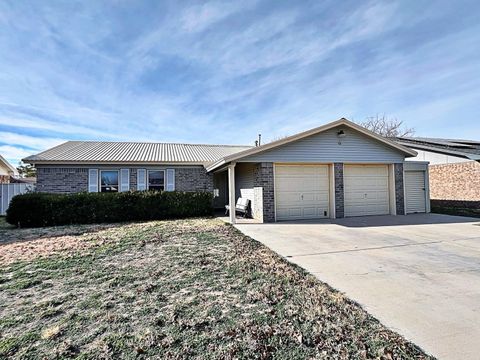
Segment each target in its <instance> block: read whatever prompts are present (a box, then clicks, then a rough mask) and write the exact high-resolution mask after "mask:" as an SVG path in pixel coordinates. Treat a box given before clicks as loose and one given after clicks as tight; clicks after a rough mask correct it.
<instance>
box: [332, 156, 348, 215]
mask: <svg viewBox="0 0 480 360" xmlns="http://www.w3.org/2000/svg"><path fill="white" fill-rule="evenodd" d="M333 169H334V177H335V217H336V218H337V219H341V218H343V217H345V211H344V208H345V193H344V185H343V163H335V164H333Z"/></svg>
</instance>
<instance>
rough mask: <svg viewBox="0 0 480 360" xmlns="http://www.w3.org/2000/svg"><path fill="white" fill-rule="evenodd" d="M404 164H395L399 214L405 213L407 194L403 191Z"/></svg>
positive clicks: (396, 196) (396, 197)
mask: <svg viewBox="0 0 480 360" xmlns="http://www.w3.org/2000/svg"><path fill="white" fill-rule="evenodd" d="M403 190H404V189H403V164H400V163H399V164H395V201H396V204H397V215H405V194H404V191H403Z"/></svg>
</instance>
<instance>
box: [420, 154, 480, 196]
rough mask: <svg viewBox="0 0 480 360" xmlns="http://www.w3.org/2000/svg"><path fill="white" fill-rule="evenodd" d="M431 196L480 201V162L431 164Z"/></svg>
mask: <svg viewBox="0 0 480 360" xmlns="http://www.w3.org/2000/svg"><path fill="white" fill-rule="evenodd" d="M429 172H430V198H431V199H445V200H470V201H480V163H479V162H476V161H469V162H464V163H455V164H441V165H430V167H429Z"/></svg>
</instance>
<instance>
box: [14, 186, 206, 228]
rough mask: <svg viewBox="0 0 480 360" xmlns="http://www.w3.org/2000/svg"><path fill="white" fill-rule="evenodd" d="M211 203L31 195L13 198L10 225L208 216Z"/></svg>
mask: <svg viewBox="0 0 480 360" xmlns="http://www.w3.org/2000/svg"><path fill="white" fill-rule="evenodd" d="M212 200H213V196H212V194H210V193H208V192H179V191H172V192H167V191H165V192H155V191H136V192H122V193H78V194H47V193H28V194H22V195H17V196H15V197H13V199H12V201H11V202H10V206H9V208H8V210H7V222H8V223H10V224H12V225H16V226H20V227H40V226H55V225H68V224H93V223H105V222H120V221H134V220H162V219H173V218H187V217H195V216H209V215H212V214H213V206H212Z"/></svg>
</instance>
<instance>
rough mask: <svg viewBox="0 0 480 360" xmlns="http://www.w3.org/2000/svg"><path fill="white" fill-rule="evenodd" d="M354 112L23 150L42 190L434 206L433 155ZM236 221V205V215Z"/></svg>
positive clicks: (341, 205)
mask: <svg viewBox="0 0 480 360" xmlns="http://www.w3.org/2000/svg"><path fill="white" fill-rule="evenodd" d="M415 156H417V152H416V151H414V150H412V149H409V148H407V147H405V146H403V145H401V144H398V143H397V142H395V141H392V140H390V139H386V138H384V137H382V136H379V135H377V134H374V133H372V132H370V131H368V130H367V129H365V128H363V127H361V126H359V125H357V124H354V123H352V122H350V121H348V120H346V119H340V120H338V121H335V122H332V123H329V124H326V125H323V126H320V127H317V128H315V129H311V130H308V131H305V132H302V133H299V134H296V135H293V136H290V137H287V138H284V139H281V140H278V141H274V142H271V143H268V144H265V145H262V146H255V147H251V146H228V145H194V144H167V143H132V142H88V141H69V142H67V143H64V144H61V145H59V146H57V147H54V148H52V149H49V150H47V151H44V152H42V153H40V154H37V155H33V156H30V157H27V158H26V159H24V162H27V163H31V164H34V165H35V167H36V169H37V191H43V192H57V193H71V192H80V191H90V192H116V191H128V190H146V189H156V190H165V191H172V190H181V191H211V192H214V193H215V194H216V198H215V206H216V207H219V208H221V207H224V206H225V205H226V204H230V205H231V206H232V207H234V205H235V203H236V201H237V199H238V198H239V197H244V198H248V199H250V201H251V210H252V215H253V217H254V218H256V219H258V220H259V221H261V222H274V221H282V220H300V219H319V218H342V217H346V216H363V215H382V214H392V215H403V214H406V213H414V212H428V211H429V204H430V201H429V198H428V166H427V165H428V164H427V163H425V162H406V161H405V160H406V159H407V158H409V157H415ZM230 220H231V222H235V216H234V214H231V215H230Z"/></svg>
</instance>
